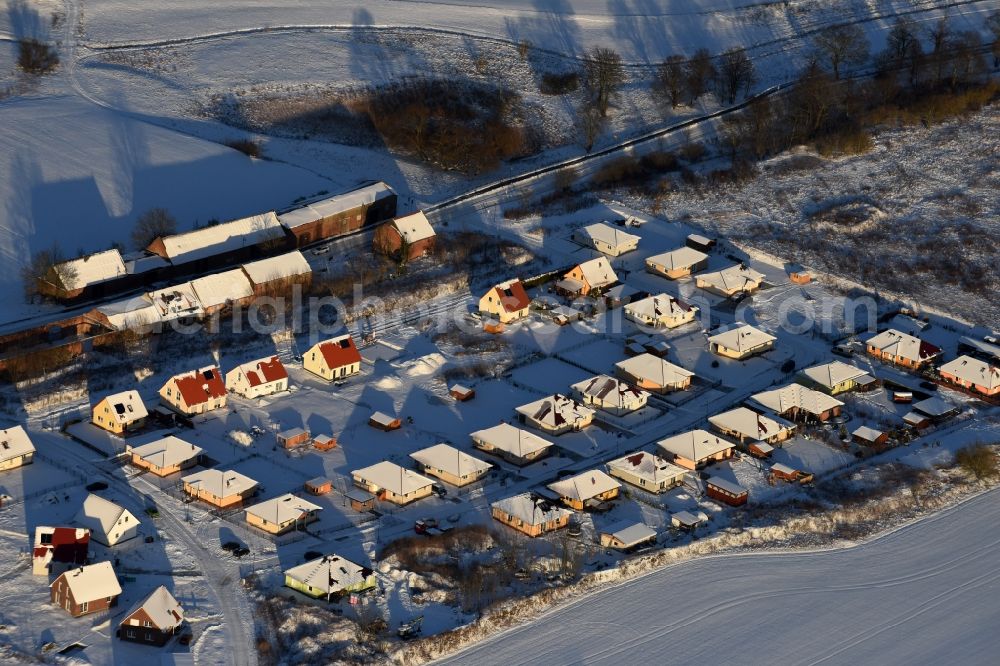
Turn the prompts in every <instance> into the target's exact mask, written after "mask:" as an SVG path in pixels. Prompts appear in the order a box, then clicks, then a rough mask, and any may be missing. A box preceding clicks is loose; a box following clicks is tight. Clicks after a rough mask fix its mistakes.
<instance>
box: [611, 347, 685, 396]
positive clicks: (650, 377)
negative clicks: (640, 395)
mask: <svg viewBox="0 0 1000 666" xmlns="http://www.w3.org/2000/svg"><path fill="white" fill-rule="evenodd" d="M615 370H616V372H617V374H618V376H619V377H621V378H622V379H624V380H625V381H627V382H631V383H633V384H635V385H636V386H638V387H639V388H641V389H643V390H645V391H650V392H652V393H669V392H670V391H682V390H684V389H686V388H687V387H689V386H691V378H692V377H694V373H693V372H691V371H689V370H685V369H684V368H682V367H680V366H678V365H674V364H673V363H671V362H670V361H667V360H664V359H662V358H659V357H658V356H656V355H654V354H650V353H645V354H639V355H638V356H633V357H631V358H627V359H625V360H624V361H619V362H618V363H615Z"/></svg>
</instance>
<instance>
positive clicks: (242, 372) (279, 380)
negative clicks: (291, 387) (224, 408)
mask: <svg viewBox="0 0 1000 666" xmlns="http://www.w3.org/2000/svg"><path fill="white" fill-rule="evenodd" d="M226 388H228V389H229V390H230V391H232V392H233V393H238V394H239V395H242V396H243V397H244V398H259V397H260V396H263V395H271V394H272V393H278V392H280V391H285V390H287V389H288V371H287V370H285V366H284V365H283V364H282V363H281V359H280V358H278V357H277V356H271V357H270V358H261V359H257V360H256V361H250V362H249V363H244V364H242V365H238V366H236V367H235V368H233V369H232V370H230V371H229V372H228V373H226Z"/></svg>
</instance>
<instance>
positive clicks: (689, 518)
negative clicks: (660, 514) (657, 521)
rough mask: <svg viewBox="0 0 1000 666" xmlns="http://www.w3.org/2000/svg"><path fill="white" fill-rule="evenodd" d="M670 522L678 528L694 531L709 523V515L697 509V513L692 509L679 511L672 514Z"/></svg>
mask: <svg viewBox="0 0 1000 666" xmlns="http://www.w3.org/2000/svg"><path fill="white" fill-rule="evenodd" d="M670 524H671V525H672V526H673V527H676V528H677V529H681V530H685V531H687V532H692V531H694V530H695V529H697V528H699V527H701V526H702V525H707V524H708V516H707V515H706V514H705V513H704V512H702V511H697V512H695V513H692V512H690V511H678V512H677V513H674V514H671V516H670Z"/></svg>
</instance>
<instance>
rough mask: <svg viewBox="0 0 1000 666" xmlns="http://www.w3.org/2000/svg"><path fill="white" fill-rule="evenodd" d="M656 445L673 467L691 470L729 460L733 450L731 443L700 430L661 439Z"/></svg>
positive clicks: (733, 446)
mask: <svg viewBox="0 0 1000 666" xmlns="http://www.w3.org/2000/svg"><path fill="white" fill-rule="evenodd" d="M656 445H657V446H658V447H659V448H660V450H662V451H663V452H664V454H665V455H666V457H667V459H668V460H671V461H672V462H673V463H674V464H675V465H678V466H680V467H683V468H685V469H692V470H694V469H702V468H703V467H706V466H708V465H711V464H713V463H717V462H720V461H723V460H727V459H729V458H731V457H732V456H733V449H734V448H735V445H734V444H733V443H732V442H729V441H726V440H724V439H722V438H721V437H719V436H718V435H713V434H712V433H710V432H708V431H706V430H700V429H699V430H691V431H689V432H685V433H681V434H680V435H674V436H673V437H668V438H666V439H661V440H660V441H659V442H657V443H656Z"/></svg>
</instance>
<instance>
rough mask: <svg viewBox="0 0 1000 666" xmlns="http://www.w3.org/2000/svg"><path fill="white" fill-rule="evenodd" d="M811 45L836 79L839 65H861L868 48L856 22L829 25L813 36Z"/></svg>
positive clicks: (866, 40) (866, 56)
mask: <svg viewBox="0 0 1000 666" xmlns="http://www.w3.org/2000/svg"><path fill="white" fill-rule="evenodd" d="M813 46H814V47H815V49H816V52H817V54H818V55H819V56H820V57H821V58H822V59H824V60H825V61H826V63H827V64H828V65H829V67H830V71H832V72H833V78H834V79H836V80H838V81H839V80H840V74H841V71H840V70H841V67H844V66H857V65H863V64H865V63H866V62H867V61H868V52H869V48H870V45H869V44H868V38H867V37H865V33H864V31H863V30H862V29H861V27H860V26H858V25H857V24H856V23H850V24H847V25H834V26H830V27H829V28H827V29H825V30H823V31H822V32H820V33H819V34H818V35H816V36H815V37H814V38H813Z"/></svg>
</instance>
